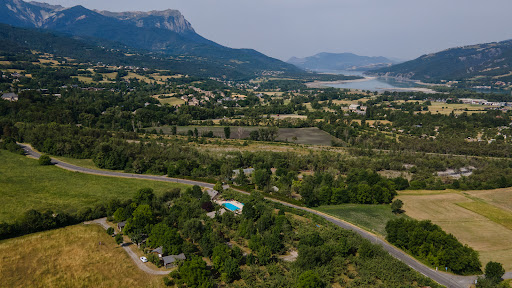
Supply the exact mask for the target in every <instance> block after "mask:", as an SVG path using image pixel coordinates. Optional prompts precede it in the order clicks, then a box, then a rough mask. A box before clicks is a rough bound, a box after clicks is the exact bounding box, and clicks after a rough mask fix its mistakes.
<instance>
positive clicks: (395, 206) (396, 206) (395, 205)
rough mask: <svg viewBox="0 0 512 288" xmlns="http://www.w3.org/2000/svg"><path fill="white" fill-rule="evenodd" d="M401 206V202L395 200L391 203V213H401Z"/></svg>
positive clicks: (402, 204)
mask: <svg viewBox="0 0 512 288" xmlns="http://www.w3.org/2000/svg"><path fill="white" fill-rule="evenodd" d="M403 206H404V203H403V202H402V200H400V199H396V200H395V201H393V203H391V211H393V213H395V214H398V213H402V212H403V210H402V207H403Z"/></svg>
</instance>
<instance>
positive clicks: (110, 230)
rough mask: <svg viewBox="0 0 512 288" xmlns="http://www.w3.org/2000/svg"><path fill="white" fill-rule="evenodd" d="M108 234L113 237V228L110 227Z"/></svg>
mask: <svg viewBox="0 0 512 288" xmlns="http://www.w3.org/2000/svg"><path fill="white" fill-rule="evenodd" d="M107 234H108V235H112V234H114V228H112V227H108V229H107Z"/></svg>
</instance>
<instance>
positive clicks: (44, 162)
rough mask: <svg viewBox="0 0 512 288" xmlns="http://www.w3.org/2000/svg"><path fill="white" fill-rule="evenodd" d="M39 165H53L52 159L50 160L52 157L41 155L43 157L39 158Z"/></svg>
mask: <svg viewBox="0 0 512 288" xmlns="http://www.w3.org/2000/svg"><path fill="white" fill-rule="evenodd" d="M38 161H39V165H41V166H48V165H52V158H50V156H48V155H46V154H45V155H41V157H39V160H38Z"/></svg>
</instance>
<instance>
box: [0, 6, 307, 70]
mask: <svg viewBox="0 0 512 288" xmlns="http://www.w3.org/2000/svg"><path fill="white" fill-rule="evenodd" d="M0 22H2V23H6V24H10V25H14V26H21V27H30V28H42V29H49V30H53V31H58V32H64V33H68V34H72V35H76V36H81V37H85V36H87V37H94V38H99V39H105V40H108V41H115V42H119V43H122V44H124V45H127V46H130V47H133V48H137V49H145V50H150V51H155V52H160V53H164V54H166V55H172V56H187V57H191V58H194V57H195V58H197V59H198V61H200V62H203V63H204V61H208V62H209V64H210V65H209V66H213V67H215V68H214V69H217V71H205V72H212V75H213V74H219V73H218V72H219V71H224V70H229V71H231V72H233V71H235V70H236V72H237V73H238V74H245V75H249V74H253V75H254V74H256V75H258V74H259V73H262V72H264V71H280V72H283V73H286V74H294V73H299V74H300V73H302V71H301V70H300V69H298V68H297V67H295V66H293V65H290V64H287V63H284V62H282V61H280V60H277V59H274V58H271V57H268V56H265V55H263V54H261V53H259V52H257V51H255V50H251V49H231V48H228V47H224V46H221V45H219V44H217V43H215V42H213V41H210V40H208V39H205V38H203V37H202V36H200V35H198V34H197V33H196V32H195V31H194V29H193V28H192V26H191V24H190V23H189V22H188V21H187V20H186V19H185V18H184V17H183V15H181V13H180V12H179V11H177V10H166V11H151V12H123V13H114V12H108V11H92V10H89V9H86V8H84V7H83V6H75V7H71V8H64V7H62V6H54V5H49V4H45V3H36V2H24V1H21V0H0ZM189 61H191V60H190V59H189ZM207 68H211V67H204V69H207ZM213 72H215V73H213Z"/></svg>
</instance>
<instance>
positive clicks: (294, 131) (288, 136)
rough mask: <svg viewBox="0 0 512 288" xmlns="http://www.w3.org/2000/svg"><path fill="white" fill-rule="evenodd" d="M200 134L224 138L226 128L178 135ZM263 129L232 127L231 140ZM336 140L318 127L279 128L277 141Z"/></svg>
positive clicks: (312, 142)
mask: <svg viewBox="0 0 512 288" xmlns="http://www.w3.org/2000/svg"><path fill="white" fill-rule="evenodd" d="M153 128H155V129H156V130H157V131H160V129H162V131H163V132H164V133H165V134H170V132H171V127H165V126H164V127H152V128H150V130H151V129H153ZM196 128H197V130H198V132H199V135H201V134H202V133H205V132H209V131H212V132H213V135H214V136H215V137H220V138H224V127H221V126H179V127H178V129H177V130H178V133H184V134H186V133H187V132H188V131H189V130H192V131H193V130H194V129H196ZM261 128H265V127H240V132H239V127H236V126H232V127H231V139H245V138H249V134H250V133H251V132H252V131H257V130H259V129H261ZM293 137H297V140H293ZM332 139H334V137H333V136H331V135H330V134H329V133H327V132H325V131H322V130H320V129H318V128H316V127H312V128H279V130H278V136H277V138H276V140H278V141H288V142H291V143H297V144H306V145H322V146H331V144H332V143H331V140H332Z"/></svg>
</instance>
